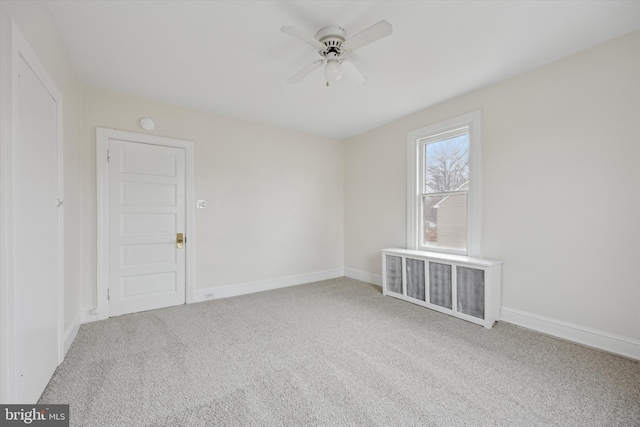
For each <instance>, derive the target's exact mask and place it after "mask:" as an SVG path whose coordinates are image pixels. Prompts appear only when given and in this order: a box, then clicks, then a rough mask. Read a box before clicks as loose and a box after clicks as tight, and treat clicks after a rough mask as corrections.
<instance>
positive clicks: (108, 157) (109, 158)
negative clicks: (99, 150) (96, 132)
mask: <svg viewBox="0 0 640 427" xmlns="http://www.w3.org/2000/svg"><path fill="white" fill-rule="evenodd" d="M109 160H111V155H110V153H109V149H107V162H108V161H109Z"/></svg>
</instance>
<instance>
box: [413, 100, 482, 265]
mask: <svg viewBox="0 0 640 427" xmlns="http://www.w3.org/2000/svg"><path fill="white" fill-rule="evenodd" d="M480 120H481V118H480V112H479V111H476V112H474V113H470V114H466V115H464V116H460V117H456V118H455V119H451V120H447V121H445V122H442V123H437V124H434V125H430V126H426V127H423V128H420V129H416V130H414V131H412V132H409V134H408V137H407V157H408V173H407V176H408V182H407V189H408V196H407V245H408V247H409V249H417V250H425V251H436V252H447V253H453V254H461V255H470V256H477V257H479V256H480V253H479V252H480V251H479V249H480V206H479V203H480Z"/></svg>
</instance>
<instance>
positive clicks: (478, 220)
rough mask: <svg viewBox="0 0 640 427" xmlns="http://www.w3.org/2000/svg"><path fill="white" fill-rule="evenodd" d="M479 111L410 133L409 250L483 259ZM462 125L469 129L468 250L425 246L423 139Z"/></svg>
mask: <svg viewBox="0 0 640 427" xmlns="http://www.w3.org/2000/svg"><path fill="white" fill-rule="evenodd" d="M481 123H482V114H481V111H480V110H477V111H473V112H471V113H468V114H463V115H461V116H458V117H454V118H452V119H449V120H445V121H442V122H438V123H434V124H431V125H428V126H424V127H421V128H419V129H415V130H412V131H410V132H409V133H408V134H407V249H413V250H422V251H429V252H442V253H450V254H457V255H467V256H472V257H476V258H480V257H481V255H482V254H481V237H482V236H481V227H482V217H481V214H482V207H481V200H482V182H481V180H482V174H481V160H482V159H481V156H480V152H481V146H482V144H481V130H482V129H481ZM462 126H468V127H469V190H468V193H467V250H466V251H465V250H456V249H450V248H438V247H431V246H428V247H427V246H423V245H422V244H421V239H420V233H421V231H420V217H421V214H422V204H421V202H420V198H421V191H422V188H421V184H420V179H421V177H422V176H423V175H424V172H423V170H422V169H423V165H422V163H423V161H422V158H423V156H421V154H422V153H423V149H422V145H423V144H422V143H421V141H423V140H424V139H427V138H429V137H433V136H435V135H437V134H440V133H443V132H447V131H450V130H453V129H456V128H459V127H462Z"/></svg>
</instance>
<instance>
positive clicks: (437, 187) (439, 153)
mask: <svg viewBox="0 0 640 427" xmlns="http://www.w3.org/2000/svg"><path fill="white" fill-rule="evenodd" d="M424 157H425V158H424V162H425V163H424V165H425V167H424V174H425V176H424V190H425V191H424V193H446V192H448V191H458V190H468V185H469V134H468V133H467V134H464V135H460V136H456V137H453V138H448V139H443V140H440V141H436V142H431V143H427V144H426V146H425V149H424Z"/></svg>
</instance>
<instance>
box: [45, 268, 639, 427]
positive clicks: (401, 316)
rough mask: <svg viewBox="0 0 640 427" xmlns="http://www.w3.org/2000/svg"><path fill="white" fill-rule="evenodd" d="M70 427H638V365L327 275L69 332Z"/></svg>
mask: <svg viewBox="0 0 640 427" xmlns="http://www.w3.org/2000/svg"><path fill="white" fill-rule="evenodd" d="M41 402H42V403H68V404H70V412H71V425H73V426H84V427H90V426H218V425H219V426H279V425H280V426H307V425H321V426H341V425H344V426H347V425H361V426H392V425H397V426H494V425H495V426H519V427H520V426H639V425H640V362H636V361H632V360H629V359H624V358H621V357H617V356H613V355H611V354H607V353H604V352H600V351H596V350H592V349H588V348H585V347H581V346H579V345H575V344H572V343H569V342H566V341H562V340H558V339H554V338H551V337H548V336H545V335H541V334H537V333H534V332H531V331H528V330H525V329H521V328H518V327H515V326H512V325H508V324H504V323H501V324H496V325H495V326H494V328H493V329H491V330H486V329H483V328H482V327H479V326H477V325H474V324H471V323H468V322H465V321H462V320H459V319H455V318H452V317H449V316H446V315H443V314H439V313H436V312H434V311H431V310H428V309H425V308H422V307H419V306H416V305H413V304H409V303H406V302H403V301H399V300H396V299H393V298H389V297H383V296H382V294H381V291H380V288H377V287H375V286H372V285H369V284H366V283H362V282H358V281H355V280H351V279H335V280H328V281H323V282H318V283H312V284H308V285H302V286H296V287H291V288H286V289H280V290H276V291H270V292H263V293H258V294H253V295H247V296H242V297H236V298H229V299H224V300H215V301H209V302H204V303H199V304H192V305H184V306H178V307H172V308H167V309H162V310H155V311H150V312H145V313H138V314H133V315H127V316H121V317H117V318H113V319H109V320H106V321H101V322H95V323H90V324H86V325H83V326H82V327H81V328H80V332H79V333H78V336H77V338H76V340H75V342H74V343H73V346H72V347H71V349H70V350H69V353H68V355H67V357H66V359H65V361H64V363H63V364H62V365H61V366H60V367H59V368H58V370H57V371H56V373H55V375H54V376H53V378H52V380H51V382H50V383H49V385H48V387H47V389H46V390H45V392H44V394H43V396H42V398H41Z"/></svg>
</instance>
